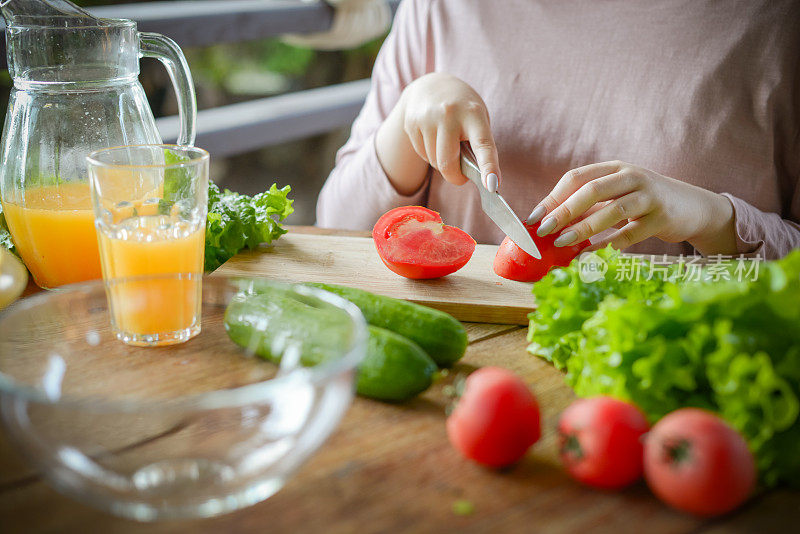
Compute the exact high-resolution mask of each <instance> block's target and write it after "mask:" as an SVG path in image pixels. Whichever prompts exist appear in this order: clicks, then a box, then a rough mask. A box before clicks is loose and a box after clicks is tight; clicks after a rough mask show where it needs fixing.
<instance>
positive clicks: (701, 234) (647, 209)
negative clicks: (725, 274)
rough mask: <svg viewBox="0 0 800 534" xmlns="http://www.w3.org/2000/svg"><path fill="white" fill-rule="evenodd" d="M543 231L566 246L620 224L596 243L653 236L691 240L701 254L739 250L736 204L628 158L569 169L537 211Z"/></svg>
mask: <svg viewBox="0 0 800 534" xmlns="http://www.w3.org/2000/svg"><path fill="white" fill-rule="evenodd" d="M540 220H541V221H542V224H541V225H540V226H539V230H538V232H537V233H538V234H539V235H540V236H544V235H547V234H552V233H557V232H558V233H560V235H559V237H558V238H557V239H556V242H555V245H556V246H558V247H565V246H568V245H571V244H573V243H579V242H581V241H583V240H584V239H589V238H590V237H592V236H594V235H596V234H598V233H600V232H602V231H603V230H607V229H609V228H612V227H616V228H618V229H617V230H616V231H614V232H612V233H611V234H610V235H609V236H607V237H605V238H604V239H602V240H601V241H599V242H595V243H593V248H599V247H603V246H605V245H607V244H609V243H611V245H613V246H614V247H615V248H618V249H624V248H627V247H629V246H631V245H633V244H635V243H638V242H640V241H643V240H645V239H647V238H649V237H657V238H659V239H661V240H663V241H668V242H670V243H679V242H681V241H688V242H689V243H690V244H692V246H694V247H695V248H696V249H697V250H698V251H700V253H702V254H704V255H710V254H734V253H735V252H736V234H735V229H734V224H733V206H732V205H731V203H730V201H729V200H728V199H727V198H725V197H723V196H722V195H719V194H717V193H714V192H712V191H708V190H707V189H703V188H701V187H697V186H694V185H691V184H687V183H685V182H681V181H680V180H675V179H673V178H668V177H666V176H662V175H660V174H658V173H656V172H653V171H650V170H647V169H643V168H641V167H637V166H635V165H630V164H628V163H624V162H622V161H609V162H604V163H595V164H592V165H586V166H584V167H579V168H577V169H573V170H571V171H569V172H568V173H566V174H565V175H564V176H563V177H562V178H561V180H559V182H558V183H557V184H556V186H555V187H554V188H553V190H552V191H551V192H550V194H549V195H547V196H546V197H545V198H544V199H543V200H542V201H541V202H540V203H539V204H538V205H537V206H536V208H534V210H533V212H531V215H530V217H528V221H527V222H528V223H530V224H533V223H535V222H538V221H540Z"/></svg>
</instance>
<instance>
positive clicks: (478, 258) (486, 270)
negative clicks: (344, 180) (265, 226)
mask: <svg viewBox="0 0 800 534" xmlns="http://www.w3.org/2000/svg"><path fill="white" fill-rule="evenodd" d="M496 252H497V247H496V246H494V245H478V246H477V247H476V248H475V253H474V254H473V255H472V259H470V261H469V263H467V265H466V266H464V267H463V268H462V269H461V270H459V271H457V272H455V273H453V274H451V275H448V276H445V277H444V278H439V279H436V280H409V279H407V278H403V277H402V276H398V275H396V274H395V273H393V272H392V271H390V270H389V269H387V268H386V266H385V265H384V264H383V263H382V262H381V260H380V258H379V257H378V253H377V252H376V251H375V245H374V244H373V242H372V239H371V238H368V237H355V236H320V235H312V234H306V233H299V232H297V231H292V230H290V231H289V233H288V234H286V235H285V236H283V237H281V238H280V239H279V240H278V241H277V242H276V243H275V245H274V246H270V247H264V248H262V249H259V250H255V251H252V252H245V253H242V254H239V255H237V256H236V257H234V258H233V259H231V260H230V261H228V262H227V263H226V264H225V265H223V266H222V267H221V268H220V269H219V270H218V271H217V273H219V274H223V275H236V276H254V275H258V276H265V277H268V278H272V279H275V280H283V281H288V282H329V283H332V284H344V285H349V286H353V287H359V288H361V289H366V290H367V291H371V292H373V293H378V294H381V295H388V296H390V297H396V298H403V299H407V300H411V301H414V302H418V303H420V304H424V305H426V306H431V307H433V308H438V309H440V310H443V311H446V312H447V313H450V314H451V315H453V316H454V317H456V318H457V319H460V320H462V321H474V322H481V323H498V324H519V325H526V324H528V320H527V315H528V313H530V311H531V310H532V308H533V297H532V295H531V284H526V283H522V282H514V281H512V280H506V279H505V278H501V277H499V276H497V275H496V274H494V271H493V270H492V262H493V261H494V256H495V253H496Z"/></svg>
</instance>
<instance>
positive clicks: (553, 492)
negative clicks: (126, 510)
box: [0, 324, 800, 534]
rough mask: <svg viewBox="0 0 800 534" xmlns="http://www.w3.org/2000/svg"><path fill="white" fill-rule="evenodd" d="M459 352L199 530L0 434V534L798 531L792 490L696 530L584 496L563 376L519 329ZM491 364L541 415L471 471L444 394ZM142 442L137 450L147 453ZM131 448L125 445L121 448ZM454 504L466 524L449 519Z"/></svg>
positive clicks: (638, 495)
mask: <svg viewBox="0 0 800 534" xmlns="http://www.w3.org/2000/svg"><path fill="white" fill-rule="evenodd" d="M466 327H467V331H468V335H469V338H470V346H469V348H468V350H467V354H466V355H465V357H464V358H463V360H462V361H461V362H459V363H458V364H457V365H456V366H455V367H454V368H453V369H452V370H451V371H450V372H449V373H448V374H447V376H445V377H444V378H443V379H442V380H440V381H439V382H437V383H436V384H435V385H434V386H433V387H432V388H430V389H429V390H428V391H427V392H425V393H424V394H423V395H422V396H421V397H419V398H417V399H415V400H414V401H412V402H409V403H405V404H399V405H398V404H386V403H380V402H375V401H370V400H367V399H361V398H357V399H356V400H355V401H354V403H353V405H352V407H351V408H350V410H349V411H348V413H347V415H346V416H345V418H344V420H343V422H342V424H341V425H340V427H339V428H338V429H337V430H336V432H335V433H334V434H333V436H332V437H331V438H330V439H329V440H328V442H327V443H325V444H324V445H323V446H322V447H321V448H320V450H319V451H318V452H317V453H316V454H315V455H314V456H313V457H312V458H311V459H310V460H309V461H308V462H307V463H306V464H305V465H304V466H303V467H302V468H301V469H300V471H299V472H298V473H297V474H296V475H295V476H294V477H293V478H291V479H290V480H289V481H288V483H287V484H286V486H285V487H284V488H283V489H282V490H281V491H279V492H278V493H277V494H276V495H274V496H273V497H271V498H270V499H268V500H267V501H265V502H263V503H260V504H257V505H254V506H252V507H250V508H246V509H243V510H240V511H237V512H233V513H230V514H227V515H224V516H220V517H217V518H212V519H205V520H190V521H167V522H159V523H153V524H142V523H136V522H133V521H129V520H125V519H120V518H117V517H113V516H111V515H108V514H106V513H102V512H98V511H96V510H94V509H93V508H90V507H88V506H86V505H83V504H80V503H78V502H76V501H74V500H72V499H69V498H67V497H64V496H62V495H60V494H58V493H57V492H55V491H54V490H53V489H52V488H51V487H50V486H48V485H47V483H46V482H45V481H44V480H43V479H42V477H41V476H40V474H38V473H37V472H35V471H34V470H32V469H31V468H30V467H28V466H27V464H26V463H24V461H23V460H22V459H21V458H20V456H19V454H18V452H17V451H16V450H15V448H14V447H13V446H12V445H11V444H10V443H9V442H8V440H7V437H6V436H5V435H4V434H3V432H2V431H0V532H2V533H3V534H6V533H11V534H16V533H26V534H27V533H43V532H48V533H49V532H53V533H62V532H65V533H73V532H74V533H95V532H98V533H123V534H124V533H131V534H161V533H239V532H242V533H258V534H262V533H264V532H270V533H290V534H297V533H312V534H316V533H324V534H328V533H333V534H336V533H359V534H361V533H367V534H369V533H392V534H394V533H428V532H430V533H441V532H458V533H461V532H466V533H484V532H486V533H517V532H525V533H528V532H533V533H539V532H542V533H551V532H552V533H573V532H575V533H595V532H598V533H610V534H626V533H637V534H638V533H653V534H659V533H665V534H666V533H680V534H702V533H709V534H710V533H714V534H732V533H750V532H753V533H773V532H774V533H781V534H783V533H786V532H797V530H798V529H797V525H798V524H800V492H797V491H789V490H776V491H771V492H762V493H760V494H759V495H758V496H756V497H754V498H753V499H751V501H750V502H749V503H748V504H747V505H745V506H744V507H743V508H742V509H740V510H739V511H737V512H735V513H733V514H730V515H728V516H725V517H722V518H718V519H712V520H703V519H697V518H694V517H690V516H687V515H684V514H681V513H678V512H675V511H673V510H671V509H669V508H668V507H666V506H664V505H663V504H661V503H660V502H659V501H658V500H656V499H655V498H654V497H653V496H652V495H651V494H650V492H649V491H648V490H647V488H646V486H645V485H644V483H639V484H637V485H635V486H633V487H632V488H629V489H627V490H625V491H622V492H619V493H607V492H600V491H594V490H591V489H588V488H585V487H583V486H581V485H579V484H577V483H575V482H574V481H572V480H571V479H570V478H569V477H568V476H567V475H566V474H565V473H564V472H563V470H561V469H560V467H559V465H558V459H557V448H556V447H557V443H556V436H555V433H554V428H555V424H556V421H557V417H558V414H559V413H560V412H561V411H562V410H563V409H564V408H565V407H566V406H567V405H568V404H569V403H570V402H571V401H572V400H573V399H574V395H573V393H572V391H571V390H570V389H569V388H568V387H567V386H566V385H565V384H564V381H563V376H562V375H561V373H560V372H559V371H557V370H555V369H554V368H553V367H551V366H550V365H548V364H547V363H545V362H543V361H542V360H540V359H537V358H534V357H532V356H530V355H529V354H527V353H526V351H525V348H526V345H527V341H526V330H525V329H524V328H520V327H517V326H514V325H501V324H467V325H466ZM487 365H498V366H502V367H506V368H508V369H511V370H513V371H514V372H516V373H518V374H519V375H520V376H522V377H523V378H524V379H525V380H526V382H527V383H528V384H529V385H530V387H531V388H532V390H533V391H534V392H535V394H536V396H537V398H538V401H539V404H540V407H541V409H542V416H543V417H542V431H543V432H542V439H541V440H540V441H539V443H537V444H536V445H535V446H534V447H533V448H532V449H531V450H530V451H529V452H528V454H527V455H526V456H525V458H524V459H523V460H522V461H521V462H520V463H519V464H517V465H515V466H514V467H512V468H509V469H506V470H503V471H493V470H488V469H484V468H481V467H479V466H476V465H474V464H472V463H470V462H468V461H466V460H464V459H463V458H461V457H460V456H459V455H458V453H456V452H455V450H454V449H452V447H451V446H450V444H449V442H448V440H447V436H446V431H445V419H446V414H445V409H446V407H447V405H448V404H449V403H450V402H451V399H450V398H449V397H448V396H447V394H446V392H447V388H446V386H447V385H450V384H452V383H453V382H454V381H455V380H456V379H457V378H458V377H459V376H464V375H466V374H468V373H469V372H471V371H472V370H474V369H476V368H478V367H482V366H487ZM161 443H162V442H161V441H160V440H159V438H158V437H157V436H156V437H155V438H153V439H149V440H148V441H147V442H146V443H142V444H140V445H139V446H142V447H149V448H154V447H156V448H157V447H159V446H161V445H160V444H161ZM131 446H132V447H136V446H137V445H136V444H134V445H131ZM457 501H468V502H469V503H471V505H472V506H473V507H474V510H473V511H472V513H470V514H468V515H459V514H457V513H455V511H454V504H455V503H456V502H457Z"/></svg>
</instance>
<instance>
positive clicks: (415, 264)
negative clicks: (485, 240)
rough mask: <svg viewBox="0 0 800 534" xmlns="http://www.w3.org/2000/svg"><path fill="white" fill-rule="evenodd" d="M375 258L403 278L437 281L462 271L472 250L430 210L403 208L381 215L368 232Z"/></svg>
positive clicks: (466, 238)
mask: <svg viewBox="0 0 800 534" xmlns="http://www.w3.org/2000/svg"><path fill="white" fill-rule="evenodd" d="M372 239H373V241H375V248H376V249H377V250H378V255H379V256H380V258H381V260H382V261H383V263H384V264H386V266H387V267H388V268H389V269H391V270H392V271H394V272H395V273H397V274H399V275H400V276H405V277H406V278H439V277H440V276H445V275H448V274H450V273H453V272H455V271H457V270H459V269H460V268H462V267H463V266H464V265H466V263H467V262H468V261H469V259H470V258H471V257H472V253H473V252H474V251H475V240H474V239H472V238H471V237H470V236H469V234H468V233H466V232H465V231H463V230H461V229H460V228H456V227H455V226H447V225H446V224H444V223H442V218H441V217H440V216H439V214H438V213H436V212H435V211H433V210H429V209H428V208H423V207H422V206H403V207H400V208H394V209H393V210H389V211H387V212H386V213H384V214H383V215H382V216H381V218H380V219H378V222H376V223H375V226H374V227H373V229H372Z"/></svg>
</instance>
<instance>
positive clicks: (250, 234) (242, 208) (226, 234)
mask: <svg viewBox="0 0 800 534" xmlns="http://www.w3.org/2000/svg"><path fill="white" fill-rule="evenodd" d="M290 191H291V187H290V186H288V185H287V186H285V187H283V188H281V189H278V187H277V185H275V184H272V186H271V187H270V188H269V189H268V190H267V191H264V192H263V193H259V194H257V195H255V196H252V197H250V196H248V195H241V194H239V193H234V192H233V191H230V190H227V189H226V190H225V191H222V192H221V191H220V190H219V188H218V187H217V186H216V185H215V184H213V183H212V184H209V188H208V222H207V224H206V251H205V270H206V271H213V270H214V269H216V268H217V267H219V266H220V265H222V264H223V263H225V262H226V261H227V260H228V259H230V258H231V257H233V256H234V255H235V254H236V253H237V252H239V251H240V250H242V249H243V248H245V247H246V248H249V249H251V250H252V249H254V248H256V247H257V246H258V245H259V244H261V243H271V242H272V241H273V240H275V239H277V238H279V237H280V236H282V235H283V234H285V233H286V230H285V229H284V228H283V227H282V226H281V225H280V224H279V223H278V221H282V220H283V219H285V218H286V217H288V216H289V215H290V214H291V213H292V212H293V211H294V208H293V207H292V202H293V201H292V200H290V199H289V198H288V194H289V192H290Z"/></svg>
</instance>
